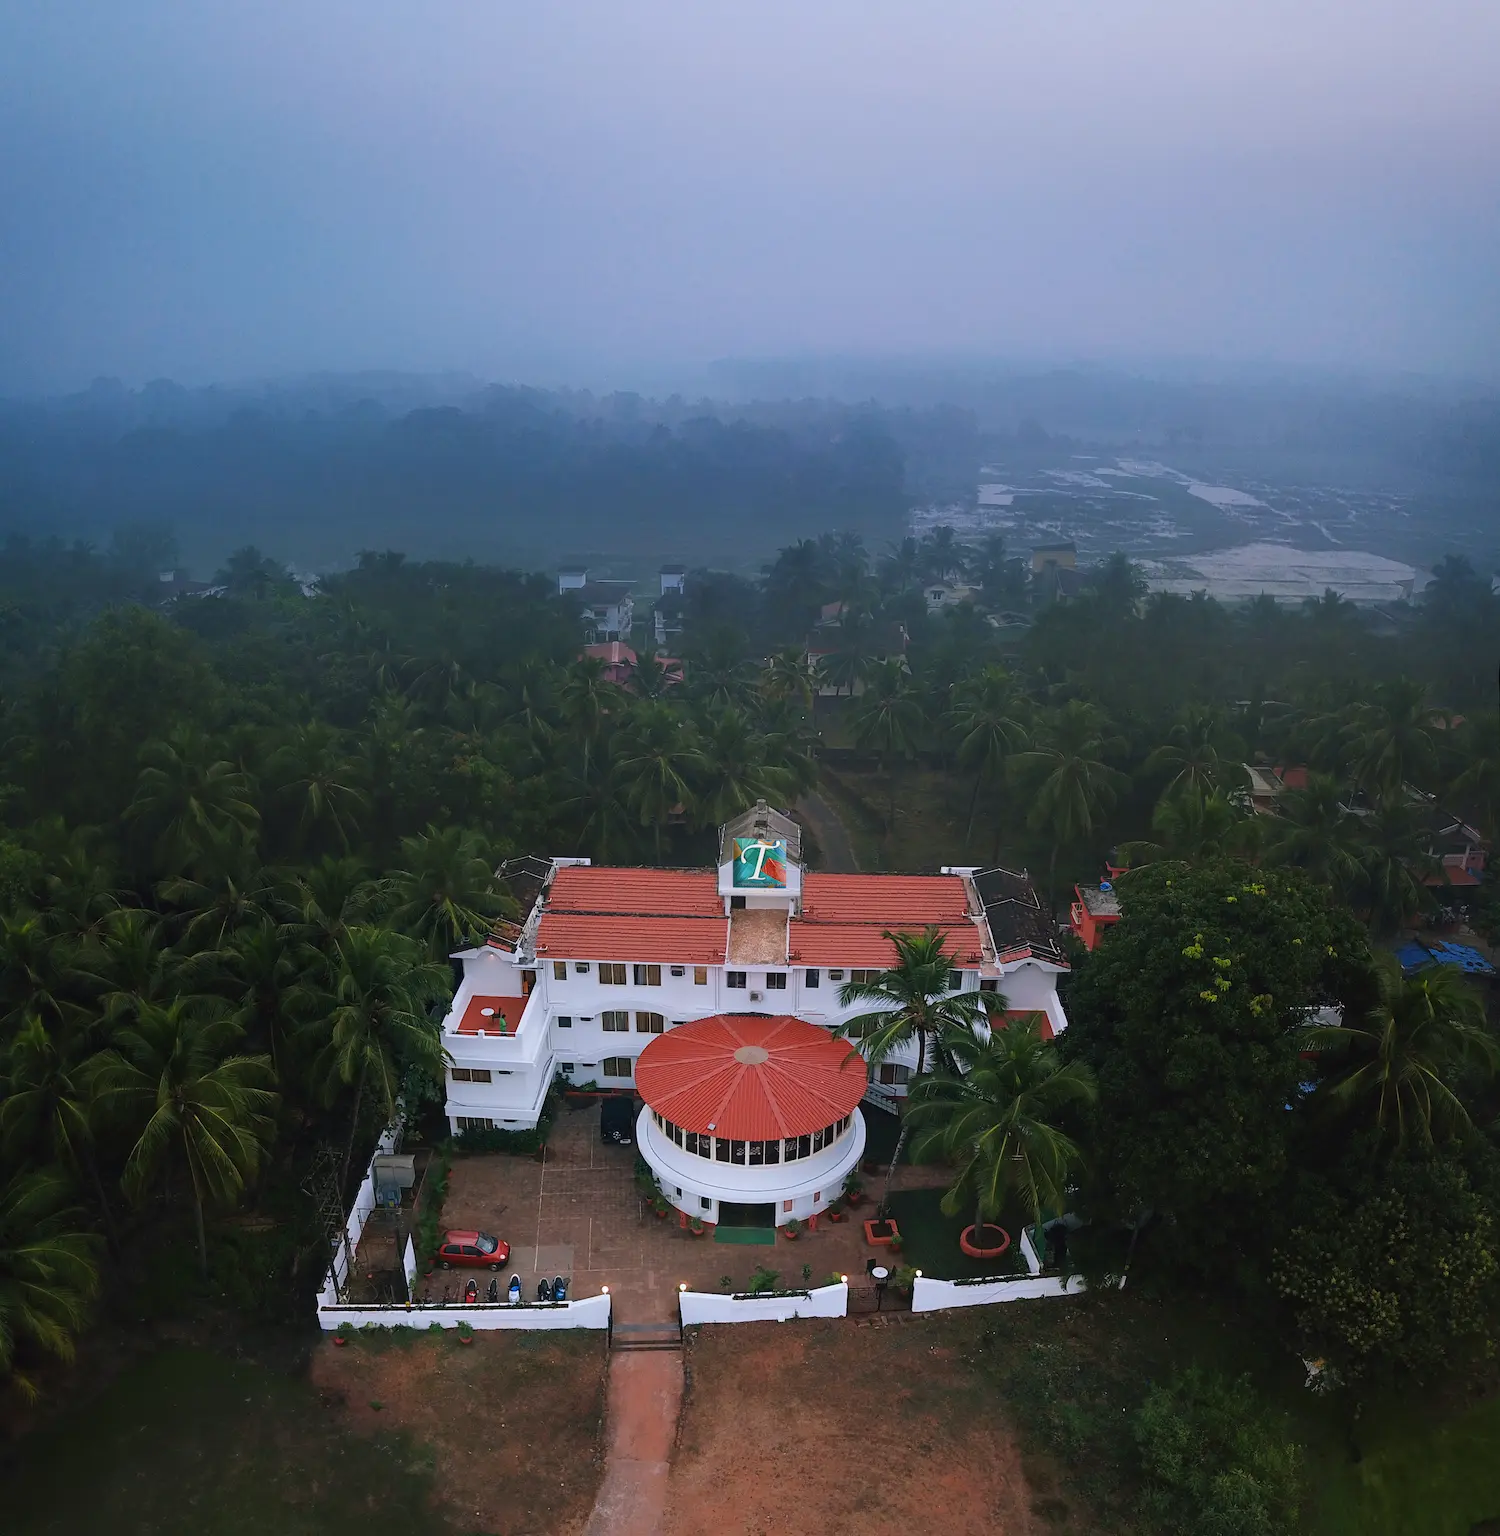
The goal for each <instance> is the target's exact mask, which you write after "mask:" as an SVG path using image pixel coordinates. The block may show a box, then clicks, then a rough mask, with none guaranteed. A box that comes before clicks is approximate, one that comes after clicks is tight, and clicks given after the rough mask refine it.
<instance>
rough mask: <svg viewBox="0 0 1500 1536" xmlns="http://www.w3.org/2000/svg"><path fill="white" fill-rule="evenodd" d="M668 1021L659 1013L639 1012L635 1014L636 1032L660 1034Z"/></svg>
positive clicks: (640, 1033)
mask: <svg viewBox="0 0 1500 1536" xmlns="http://www.w3.org/2000/svg"><path fill="white" fill-rule="evenodd" d="M666 1022H667V1021H666V1020H665V1019H664V1018H663V1017H662V1016H661V1014H659V1013H638V1014H636V1016H635V1032H636V1034H638V1035H659V1034H660V1033H661V1032H662V1029H663V1027H664V1026H665V1024H666Z"/></svg>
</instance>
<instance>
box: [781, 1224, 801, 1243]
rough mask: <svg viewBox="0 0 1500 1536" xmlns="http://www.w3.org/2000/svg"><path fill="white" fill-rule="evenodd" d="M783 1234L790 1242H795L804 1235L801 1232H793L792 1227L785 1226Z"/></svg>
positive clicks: (782, 1230)
mask: <svg viewBox="0 0 1500 1536" xmlns="http://www.w3.org/2000/svg"><path fill="white" fill-rule="evenodd" d="M781 1235H782V1236H783V1237H784V1238H785V1239H786V1240H787V1242H789V1243H795V1242H796V1241H797V1239H798V1238H799V1237H801V1236H802V1234H801V1233H800V1232H793V1231H792V1229H791V1228H790V1227H783V1228H782V1229H781Z"/></svg>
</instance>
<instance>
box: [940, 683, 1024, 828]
mask: <svg viewBox="0 0 1500 1536" xmlns="http://www.w3.org/2000/svg"><path fill="white" fill-rule="evenodd" d="M1027 713H1028V711H1027V709H1026V706H1025V702H1024V700H1022V699H1021V698H1019V696H1018V694H1017V691H1016V685H1015V681H1014V679H1012V677H1011V675H1010V673H1009V672H1007V671H1006V670H1005V668H1004V667H1001V666H997V665H991V666H988V667H986V668H985V669H984V670H983V671H982V672H980V673H979V674H978V675H977V676H975V677H971V678H968V679H967V680H966V681H964V682H962V683H960V684H959V685H958V687H957V688H955V689H954V690H953V716H952V719H953V729H954V731H955V732H956V733H957V735H958V738H959V741H958V762H959V766H960V767H963V768H968V769H971V770H972V771H973V774H974V790H973V793H972V794H971V795H970V796H969V816H968V820H967V821H966V822H965V824H964V839H965V841H967V840H968V838H969V836H970V835H971V834H972V833H973V831H974V808H975V806H976V805H977V804H978V803H979V792H980V790H981V789H982V788H983V787H984V786H985V785H986V784H993V783H997V782H998V781H999V779H1000V778H1001V776H1002V775H1003V774H1004V772H1005V765H1006V763H1007V762H1008V761H1009V760H1010V756H1011V754H1012V753H1013V752H1015V751H1016V750H1017V749H1018V748H1021V747H1024V746H1025V745H1026V742H1027Z"/></svg>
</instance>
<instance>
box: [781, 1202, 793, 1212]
mask: <svg viewBox="0 0 1500 1536" xmlns="http://www.w3.org/2000/svg"><path fill="white" fill-rule="evenodd" d="M795 1204H796V1201H794V1200H783V1201H782V1202H781V1208H782V1210H784V1211H789V1210H791V1208H792V1207H793V1205H795Z"/></svg>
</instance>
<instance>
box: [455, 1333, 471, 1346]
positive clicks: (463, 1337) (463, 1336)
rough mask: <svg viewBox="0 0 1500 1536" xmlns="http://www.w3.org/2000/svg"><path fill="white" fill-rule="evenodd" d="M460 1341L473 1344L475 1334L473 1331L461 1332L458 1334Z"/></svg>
mask: <svg viewBox="0 0 1500 1536" xmlns="http://www.w3.org/2000/svg"><path fill="white" fill-rule="evenodd" d="M458 1342H459V1343H460V1344H472V1343H473V1342H474V1335H473V1334H472V1333H461V1334H459V1336H458Z"/></svg>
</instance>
